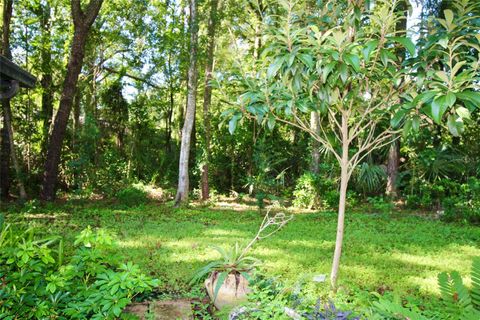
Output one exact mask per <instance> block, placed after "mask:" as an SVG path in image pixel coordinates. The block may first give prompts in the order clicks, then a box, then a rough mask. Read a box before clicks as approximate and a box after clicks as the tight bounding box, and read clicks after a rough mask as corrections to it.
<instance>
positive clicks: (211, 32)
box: [202, 0, 219, 201]
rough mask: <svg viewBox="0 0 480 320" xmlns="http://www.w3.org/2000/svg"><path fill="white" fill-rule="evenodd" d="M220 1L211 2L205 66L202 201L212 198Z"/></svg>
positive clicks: (213, 0) (212, 0)
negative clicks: (210, 176) (210, 170)
mask: <svg viewBox="0 0 480 320" xmlns="http://www.w3.org/2000/svg"><path fill="white" fill-rule="evenodd" d="M218 6H219V0H211V1H210V19H209V20H208V45H207V64H206V66H205V90H204V93H203V124H204V127H205V150H204V153H205V156H204V159H203V161H204V163H203V166H202V200H203V201H205V200H208V198H209V197H210V188H209V185H208V168H209V163H210V136H211V127H210V105H211V103H212V87H211V86H210V81H211V80H212V71H213V60H214V53H215V31H216V27H217V20H218V17H217V11H218Z"/></svg>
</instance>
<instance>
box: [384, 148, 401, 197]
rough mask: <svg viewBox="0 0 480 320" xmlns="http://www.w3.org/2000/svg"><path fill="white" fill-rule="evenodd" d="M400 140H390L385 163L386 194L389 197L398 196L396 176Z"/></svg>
mask: <svg viewBox="0 0 480 320" xmlns="http://www.w3.org/2000/svg"><path fill="white" fill-rule="evenodd" d="M399 158H400V142H399V141H398V139H395V141H393V142H392V144H391V145H390V149H389V151H388V164H387V190H386V194H387V196H389V197H392V198H396V197H397V196H398V190H397V176H398V167H399V164H400V159H399Z"/></svg>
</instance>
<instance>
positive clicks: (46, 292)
mask: <svg viewBox="0 0 480 320" xmlns="http://www.w3.org/2000/svg"><path fill="white" fill-rule="evenodd" d="M0 217H1V218H2V221H1V222H0V248H1V251H0V278H1V279H2V288H1V290H0V301H1V302H2V303H1V304H0V317H1V318H2V319H19V318H21V319H46V318H49V319H52V318H55V319H86V318H88V319H114V318H117V317H119V316H120V314H121V312H122V310H123V309H124V308H125V306H126V305H127V304H129V303H130V302H131V301H132V299H133V298H134V297H135V296H136V295H138V294H141V293H144V292H147V291H150V290H152V288H154V287H156V286H158V280H152V279H151V278H149V277H147V276H146V275H144V274H143V273H142V272H141V271H140V269H139V267H138V266H136V265H134V264H132V263H131V262H128V263H126V264H120V263H119V262H118V261H117V260H115V259H114V258H113V257H112V256H109V255H108V256H106V255H105V253H106V252H108V251H106V250H108V248H109V247H111V246H112V244H113V238H112V236H111V235H110V234H109V233H108V232H106V231H105V230H102V229H99V230H97V231H93V230H92V229H91V228H90V227H87V228H86V229H84V230H83V231H82V232H81V233H80V234H79V235H78V236H77V237H76V240H75V245H76V246H77V249H76V250H75V252H74V253H73V255H72V256H67V255H65V253H64V251H63V241H64V240H63V239H62V238H61V237H48V238H38V237H36V236H35V234H34V230H33V229H26V230H18V229H16V227H15V226H14V225H11V224H5V223H4V222H3V216H0Z"/></svg>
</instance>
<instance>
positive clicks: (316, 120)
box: [310, 111, 320, 174]
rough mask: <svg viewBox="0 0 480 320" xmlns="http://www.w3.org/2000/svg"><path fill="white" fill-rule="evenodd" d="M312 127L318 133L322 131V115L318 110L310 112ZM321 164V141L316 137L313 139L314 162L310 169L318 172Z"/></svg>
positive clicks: (315, 172)
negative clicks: (320, 115)
mask: <svg viewBox="0 0 480 320" xmlns="http://www.w3.org/2000/svg"><path fill="white" fill-rule="evenodd" d="M310 127H311V128H312V130H313V131H314V132H316V133H320V117H319V115H318V112H315V111H313V112H311V113H310ZM319 166H320V142H318V141H317V140H316V139H312V163H311V164H310V170H311V171H312V173H314V174H318V171H319Z"/></svg>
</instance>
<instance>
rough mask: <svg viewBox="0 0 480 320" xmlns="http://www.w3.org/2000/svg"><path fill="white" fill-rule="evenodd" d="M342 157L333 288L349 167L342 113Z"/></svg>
mask: <svg viewBox="0 0 480 320" xmlns="http://www.w3.org/2000/svg"><path fill="white" fill-rule="evenodd" d="M341 134H342V158H341V161H340V169H341V173H340V197H339V200H338V221H337V237H336V240H335V252H334V255H333V264H332V272H331V274H330V282H331V286H332V288H333V289H334V290H336V288H337V279H338V270H339V268H340V257H341V256H342V244H343V233H344V226H345V208H346V205H347V188H348V180H349V179H350V177H349V174H348V169H349V165H350V162H349V156H348V149H349V147H350V142H349V138H348V116H347V115H346V114H345V113H343V114H342V132H341Z"/></svg>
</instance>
